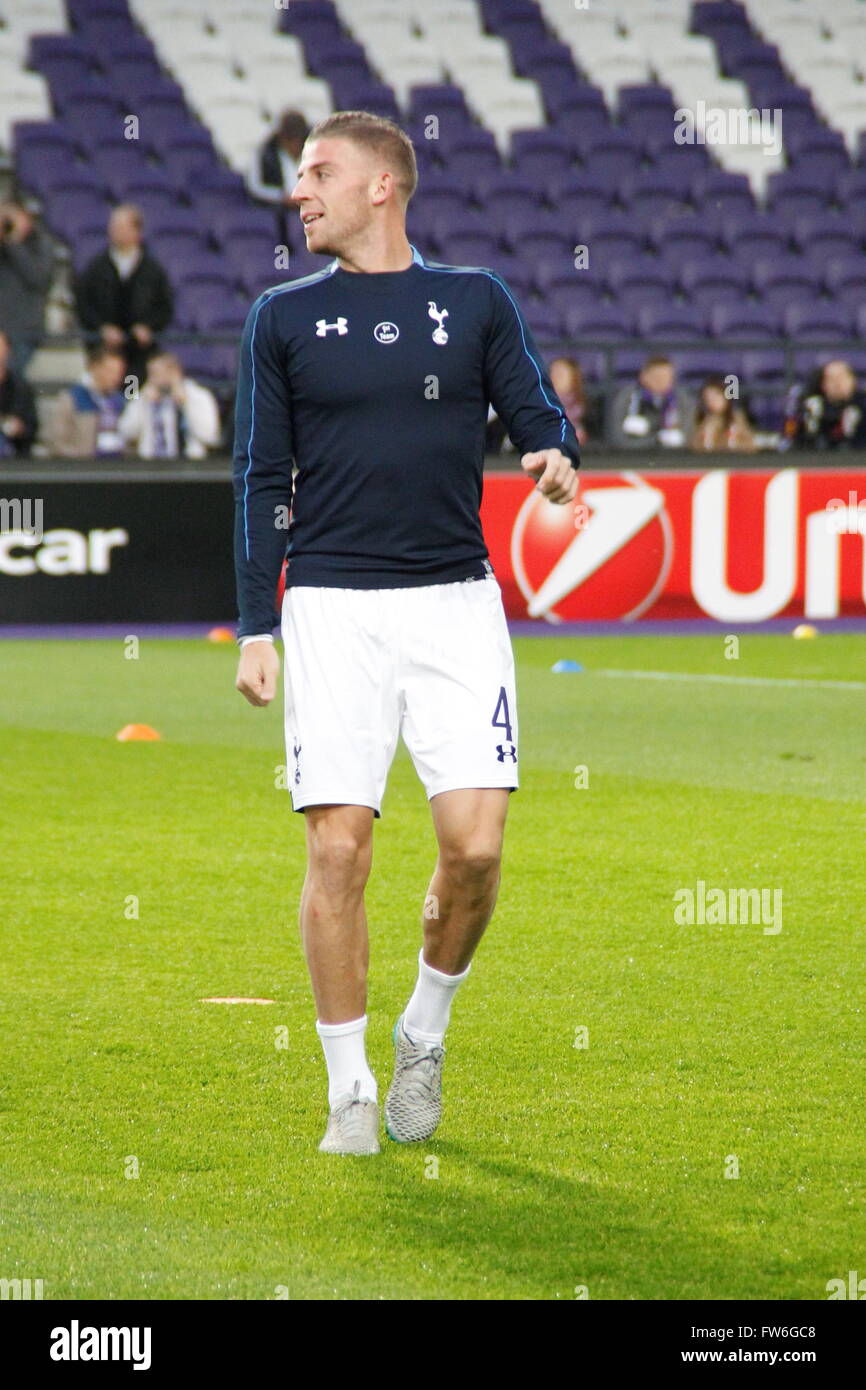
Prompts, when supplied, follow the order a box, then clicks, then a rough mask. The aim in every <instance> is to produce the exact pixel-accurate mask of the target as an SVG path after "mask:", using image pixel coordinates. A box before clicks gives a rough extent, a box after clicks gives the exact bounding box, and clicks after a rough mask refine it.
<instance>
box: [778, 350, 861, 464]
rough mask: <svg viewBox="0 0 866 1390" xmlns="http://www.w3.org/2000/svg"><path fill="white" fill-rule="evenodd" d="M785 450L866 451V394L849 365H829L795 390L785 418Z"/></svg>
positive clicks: (829, 363) (838, 362)
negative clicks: (792, 448)
mask: <svg viewBox="0 0 866 1390" xmlns="http://www.w3.org/2000/svg"><path fill="white" fill-rule="evenodd" d="M784 436H785V438H784V443H783V445H782V447H783V448H787V449H790V448H791V447H792V446H793V447H794V448H801V449H864V448H866V392H863V391H861V390H860V388H859V387H858V385H857V378H856V376H855V375H854V372H853V370H852V369H851V367H850V366H849V365H848V363H847V362H843V361H841V360H839V361H835V362H828V363H827V364H826V366H824V367H819V368H818V369H817V371H815V372H814V373H813V374H812V377H811V378H810V380H809V381H808V382H807V383H806V385H805V386H803V387H798V388H795V390H794V391H793V392H792V395H791V398H790V399H789V404H788V408H787V411H786V418H785V430H784Z"/></svg>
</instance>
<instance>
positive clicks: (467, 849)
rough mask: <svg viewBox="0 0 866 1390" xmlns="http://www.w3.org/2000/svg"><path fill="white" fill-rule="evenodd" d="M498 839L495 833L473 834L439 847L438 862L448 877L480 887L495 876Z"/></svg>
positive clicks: (498, 848) (499, 856)
mask: <svg viewBox="0 0 866 1390" xmlns="http://www.w3.org/2000/svg"><path fill="white" fill-rule="evenodd" d="M501 858H502V840H501V837H500V836H499V835H481V834H475V835H472V836H468V837H466V838H465V839H460V840H451V841H448V842H447V843H445V844H443V845H440V847H439V863H440V865H441V867H442V869H443V870H444V872H445V873H446V874H447V875H448V877H449V878H453V879H456V880H458V881H459V882H461V883H465V884H467V885H478V886H483V885H486V884H488V883H490V882H491V880H494V879H496V878H497V877H498V875H499V865H500V860H501Z"/></svg>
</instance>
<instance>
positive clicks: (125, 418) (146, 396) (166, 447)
mask: <svg viewBox="0 0 866 1390" xmlns="http://www.w3.org/2000/svg"><path fill="white" fill-rule="evenodd" d="M120 430H121V433H122V435H123V437H124V439H126V440H128V441H129V442H130V443H131V444H132V445H134V446H135V449H136V452H137V453H138V456H139V458H143V459H155V458H179V457H181V456H184V457H186V458H189V459H200V458H204V457H205V455H206V453H207V451H208V449H209V448H214V447H215V446H216V445H217V444H219V442H220V418H219V409H218V407H217V403H216V397H215V396H214V395H213V393H212V392H210V391H209V390H208V389H207V387H206V386H200V385H199V384H198V382H196V381H192V380H191V379H190V378H189V377H185V376H184V374H183V367H182V366H181V364H180V362H179V361H178V359H177V358H176V357H175V356H174V354H173V353H170V352H159V353H155V354H154V356H153V357H151V359H150V361H149V362H148V364H147V380H146V381H145V383H144V386H143V387H142V390H141V392H140V394H139V396H138V397H137V398H136V399H135V400H132V401H130V402H129V404H128V405H127V406H126V409H125V410H124V412H123V414H122V415H121V417H120Z"/></svg>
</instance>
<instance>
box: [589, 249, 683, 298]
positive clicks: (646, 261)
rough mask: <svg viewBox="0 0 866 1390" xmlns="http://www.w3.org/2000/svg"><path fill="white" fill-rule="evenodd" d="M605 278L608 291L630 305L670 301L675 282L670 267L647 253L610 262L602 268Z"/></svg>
mask: <svg viewBox="0 0 866 1390" xmlns="http://www.w3.org/2000/svg"><path fill="white" fill-rule="evenodd" d="M591 263H592V262H591V261H590V264H591ZM605 280H606V283H607V285H608V287H609V289H610V292H611V294H613V295H614V296H615V297H616V298H618V299H624V300H627V301H628V303H629V305H630V306H632V307H637V306H638V305H639V304H670V302H671V300H672V299H673V297H674V292H675V285H676V278H675V275H674V272H673V270H672V269H671V268H670V267H668V266H665V265H663V264H662V263H661V262H660V261H657V260H655V259H651V258H650V257H649V256H635V257H632V256H629V257H627V258H626V259H625V260H616V261H612V262H611V263H610V264H609V265H607V266H606V267H605Z"/></svg>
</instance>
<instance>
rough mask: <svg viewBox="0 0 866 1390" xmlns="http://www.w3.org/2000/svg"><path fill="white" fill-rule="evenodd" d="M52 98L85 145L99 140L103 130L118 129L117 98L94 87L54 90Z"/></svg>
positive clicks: (92, 144) (103, 132)
mask: <svg viewBox="0 0 866 1390" xmlns="http://www.w3.org/2000/svg"><path fill="white" fill-rule="evenodd" d="M54 98H55V101H56V103H57V106H58V109H59V111H60V114H61V116H62V118H63V120H64V121H66V122H67V123H68V124H69V125H71V126H72V127H73V128H74V129H75V131H76V134H78V135H80V137H81V139H82V141H86V144H87V146H88V148H92V147H93V146H94V145H96V144H98V143H99V137H100V136H102V135H104V134H105V133H106V131H110V130H114V129H118V130H119V129H121V125H120V118H121V117H122V116H123V115H124V114H125V113H124V112H123V111H122V110H121V105H120V102H119V101H118V99H117V97H115V96H110V95H109V94H108V93H107V92H101V91H100V90H99V89H98V88H97V87H95V86H94V87H92V88H91V87H87V86H84V87H69V88H67V89H65V90H64V91H63V92H55V93H54Z"/></svg>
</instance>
